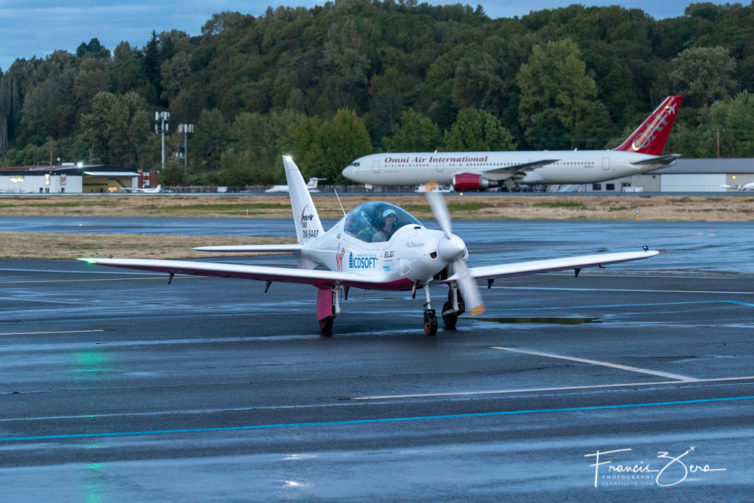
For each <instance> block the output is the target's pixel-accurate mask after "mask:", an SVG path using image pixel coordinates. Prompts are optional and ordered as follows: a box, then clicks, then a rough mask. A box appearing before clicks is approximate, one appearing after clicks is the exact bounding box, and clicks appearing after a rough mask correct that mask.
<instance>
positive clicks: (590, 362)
mask: <svg viewBox="0 0 754 503" xmlns="http://www.w3.org/2000/svg"><path fill="white" fill-rule="evenodd" d="M490 349H495V350H498V351H510V352H512V353H521V354H526V355H532V356H542V357H544V358H553V359H556V360H568V361H572V362H579V363H586V364H588V365H598V366H601V367H610V368H614V369H619V370H627V371H629V372H636V373H639V374H647V375H653V376H657V377H665V378H668V379H675V380H676V381H682V382H694V381H697V380H698V379H695V378H693V377H688V376H682V375H679V374H671V373H669V372H660V371H658V370H650V369H642V368H639V367H631V366H629V365H621V364H619V363H611V362H603V361H599V360H590V359H588V358H577V357H575V356H566V355H556V354H554V353H543V352H542V351H532V350H529V349H514V348H508V347H505V346H492V347H491V348H490Z"/></svg>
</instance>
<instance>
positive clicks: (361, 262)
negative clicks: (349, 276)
mask: <svg viewBox="0 0 754 503" xmlns="http://www.w3.org/2000/svg"><path fill="white" fill-rule="evenodd" d="M376 263H377V257H370V256H368V255H354V254H353V252H349V253H348V268H349V269H374V266H375V265H376Z"/></svg>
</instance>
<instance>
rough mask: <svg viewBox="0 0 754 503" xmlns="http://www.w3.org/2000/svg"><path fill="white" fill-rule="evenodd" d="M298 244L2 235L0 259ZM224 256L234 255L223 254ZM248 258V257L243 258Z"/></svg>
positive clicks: (182, 254)
mask: <svg viewBox="0 0 754 503" xmlns="http://www.w3.org/2000/svg"><path fill="white" fill-rule="evenodd" d="M285 242H288V243H290V242H295V238H294V239H293V240H290V239H288V240H284V239H280V238H259V237H243V236H186V235H174V234H72V233H66V234H55V233H47V232H43V233H42V232H40V233H37V232H0V258H29V259H32V258H36V259H60V260H68V259H75V258H79V257H109V256H113V257H120V258H159V259H162V258H196V257H208V256H210V254H208V253H205V252H198V251H194V250H192V248H193V247H195V246H208V245H241V244H268V243H285ZM223 255H225V256H227V255H232V254H231V253H223ZM244 255H248V254H244Z"/></svg>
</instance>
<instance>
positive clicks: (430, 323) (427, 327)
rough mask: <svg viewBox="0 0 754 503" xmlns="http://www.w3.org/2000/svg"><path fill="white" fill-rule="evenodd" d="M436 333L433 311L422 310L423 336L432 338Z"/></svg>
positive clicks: (435, 320)
mask: <svg viewBox="0 0 754 503" xmlns="http://www.w3.org/2000/svg"><path fill="white" fill-rule="evenodd" d="M436 333H437V316H435V310H434V309H425V310H424V335H427V336H432V335H435V334H436Z"/></svg>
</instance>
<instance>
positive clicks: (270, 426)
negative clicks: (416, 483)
mask: <svg viewBox="0 0 754 503" xmlns="http://www.w3.org/2000/svg"><path fill="white" fill-rule="evenodd" d="M740 400H754V396H734V397H719V398H700V399H696V400H678V401H672V402H645V403H632V404H616V405H591V406H585V407H563V408H556V409H529V410H506V411H497V412H473V413H467V414H442V415H437V416H412V417H386V418H373V419H352V420H344V421H317V422H308V423H280V424H257V425H248V426H224V427H214V428H186V429H175V430H145V431H122V432H105V433H71V434H67V435H37V436H27V437H0V442H23V441H30V440H56V439H74V438H98V437H123V436H138V435H166V434H177V433H206V432H218V431H243V430H266V429H273V428H302V427H313V426H343V425H356V424H370V423H372V424H374V423H392V422H398V421H432V420H437V419H464V418H477V417H493V416H511V415H518V414H541V413H557V412H578V411H588V410H608V409H630V408H635V407H663V406H669V405H690V404H697V403H713V402H732V401H740Z"/></svg>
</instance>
